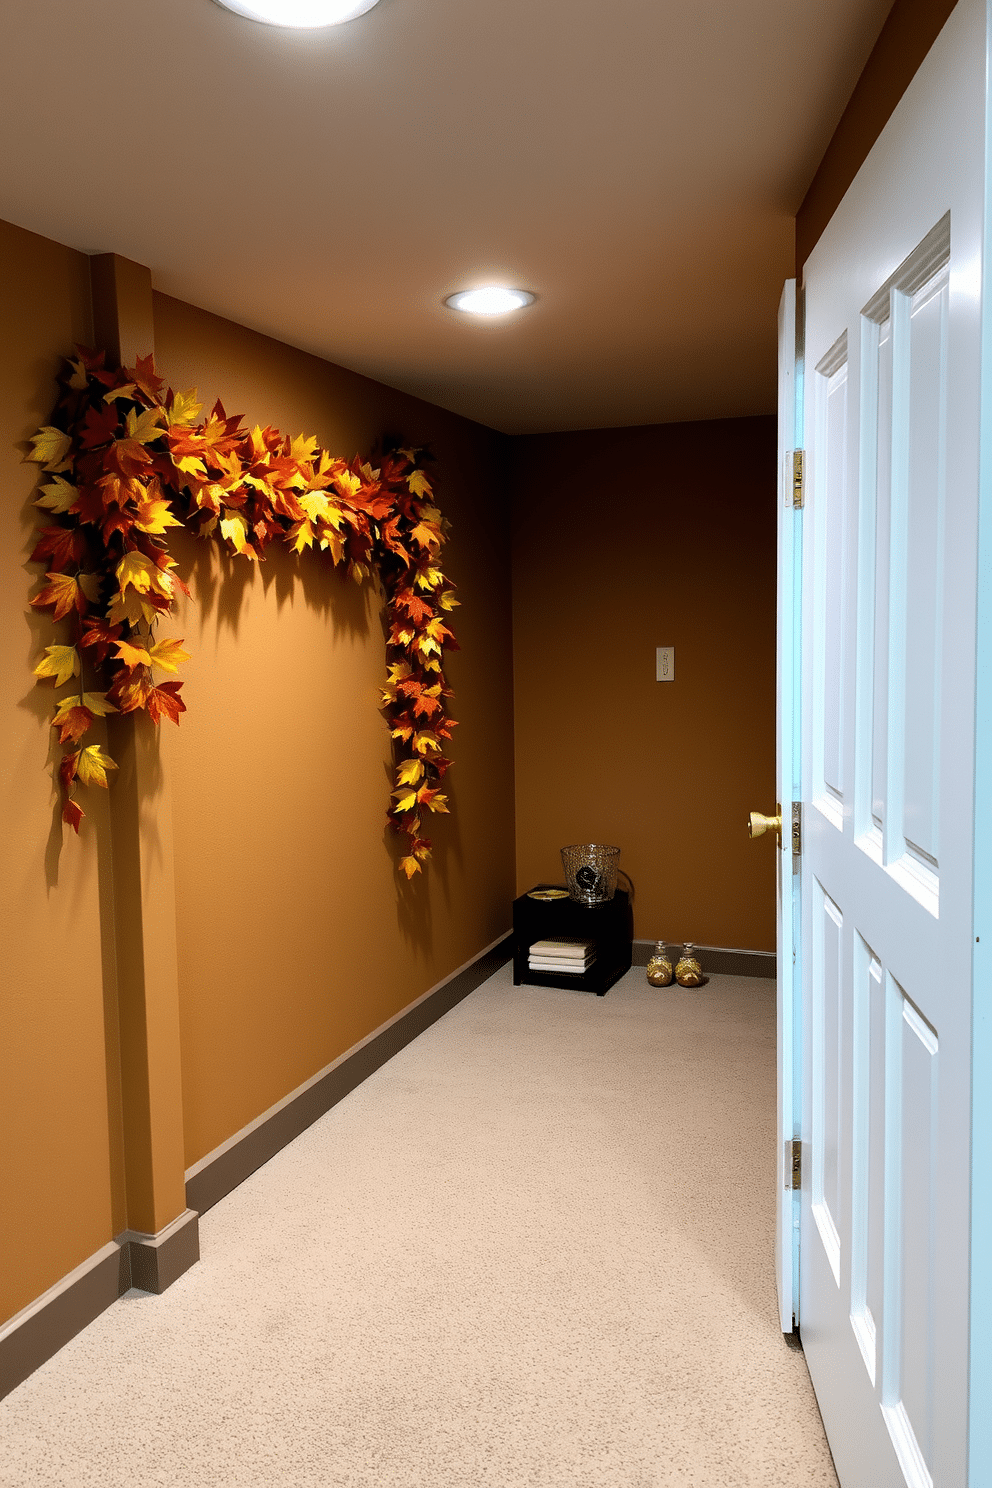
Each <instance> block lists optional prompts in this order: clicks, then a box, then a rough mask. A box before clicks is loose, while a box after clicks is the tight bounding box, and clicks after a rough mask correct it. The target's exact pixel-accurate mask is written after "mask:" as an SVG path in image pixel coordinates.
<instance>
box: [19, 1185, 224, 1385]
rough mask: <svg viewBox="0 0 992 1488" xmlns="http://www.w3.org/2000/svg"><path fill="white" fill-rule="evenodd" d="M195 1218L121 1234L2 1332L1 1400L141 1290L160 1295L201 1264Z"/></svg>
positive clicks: (189, 1214) (188, 1212) (184, 1216)
mask: <svg viewBox="0 0 992 1488" xmlns="http://www.w3.org/2000/svg"><path fill="white" fill-rule="evenodd" d="M198 1219H199V1216H198V1215H196V1214H194V1213H193V1212H192V1211H191V1210H189V1209H187V1210H186V1211H185V1213H183V1214H180V1215H179V1217H178V1218H177V1219H174V1220H173V1221H172V1223H171V1224H167V1225H166V1226H165V1227H164V1228H163V1229H161V1230H159V1232H158V1233H157V1234H156V1235H145V1234H140V1233H139V1232H138V1231H137V1230H124V1231H123V1233H122V1234H120V1235H117V1236H116V1237H115V1238H114V1239H113V1240H110V1241H108V1243H107V1244H106V1245H104V1246H101V1248H100V1249H99V1250H98V1251H96V1252H95V1253H94V1254H93V1255H91V1256H88V1257H87V1259H86V1260H85V1261H83V1262H82V1263H81V1264H80V1265H78V1266H76V1267H75V1269H74V1270H72V1271H70V1272H69V1273H68V1275H66V1276H63V1277H62V1279H61V1280H60V1281H57V1282H56V1283H55V1285H54V1286H51V1287H49V1288H48V1291H47V1292H42V1294H41V1296H40V1297H36V1298H35V1300H34V1301H33V1302H29V1303H28V1305H27V1307H24V1308H22V1309H21V1311H20V1312H17V1313H15V1314H14V1316H13V1317H12V1318H10V1319H9V1320H8V1321H7V1322H6V1323H4V1325H3V1326H2V1327H0V1400H2V1399H3V1397H4V1396H5V1395H9V1394H10V1392H11V1390H15V1389H16V1388H17V1386H18V1385H19V1384H21V1383H22V1382H23V1381H24V1380H26V1379H27V1377H28V1375H29V1374H33V1373H34V1371H35V1370H36V1369H38V1368H39V1367H40V1366H41V1365H42V1364H44V1363H45V1362H46V1361H47V1360H48V1359H50V1358H51V1357H52V1355H53V1354H57V1353H58V1351H59V1349H61V1348H64V1346H65V1345H66V1344H67V1343H68V1342H69V1341H70V1339H72V1338H75V1336H76V1334H77V1333H81V1332H82V1331H83V1329H84V1328H88V1327H89V1325H90V1323H92V1322H95V1320H96V1319H97V1318H98V1317H99V1316H100V1314H101V1312H105V1311H106V1310H107V1308H108V1307H110V1306H111V1305H112V1304H113V1303H114V1302H116V1301H117V1299H118V1298H119V1297H123V1295H124V1293H125V1292H127V1291H130V1289H131V1287H140V1288H141V1290H142V1291H145V1292H156V1293H159V1292H164V1291H165V1289H166V1287H170V1286H171V1285H172V1283H173V1282H174V1281H177V1280H178V1279H179V1277H180V1276H181V1275H182V1274H183V1272H184V1271H188V1270H189V1268H190V1266H192V1265H194V1263H195V1262H196V1261H198V1260H199V1259H200V1239H199V1229H198V1223H197V1222H198Z"/></svg>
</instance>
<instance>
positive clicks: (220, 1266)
mask: <svg viewBox="0 0 992 1488" xmlns="http://www.w3.org/2000/svg"><path fill="white" fill-rule="evenodd" d="M774 1054H775V1008H774V986H773V984H771V983H769V982H766V981H759V980H753V979H750V980H749V979H745V978H733V977H714V978H713V979H712V980H711V982H710V983H709V985H708V986H706V987H705V988H703V989H702V990H700V991H697V992H683V991H681V990H679V989H675V990H674V991H672V990H665V991H660V992H658V991H654V990H652V989H651V988H650V987H648V985H647V983H646V981H645V979H644V973H643V971H638V970H635V971H632V972H630V973H629V974H628V975H627V976H626V977H625V978H624V979H623V980H622V981H621V982H619V983H618V984H617V986H616V987H614V988H613V990H612V991H611V992H610V993H609V994H608V995H607V996H606V997H605V998H602V999H600V998H595V997H591V996H589V995H588V994H583V993H579V992H573V991H555V990H548V989H544V988H541V989H538V988H532V987H521V988H514V987H513V986H512V983H511V975H510V969H509V967H506V968H504V969H503V970H502V971H500V972H498V973H497V975H496V976H494V977H493V978H492V979H491V980H490V981H489V982H487V983H486V984H485V985H484V986H483V987H481V988H480V989H479V990H478V991H477V992H475V993H473V994H472V996H471V997H469V998H468V999H467V1001H465V1002H463V1003H461V1004H460V1005H459V1006H458V1007H457V1008H455V1010H454V1011H453V1012H451V1013H449V1014H448V1016H447V1017H446V1018H444V1019H443V1020H442V1021H441V1022H440V1023H438V1024H436V1025H435V1026H434V1027H433V1028H431V1029H430V1030H429V1031H428V1032H427V1033H425V1034H424V1035H423V1036H422V1037H421V1038H420V1039H418V1040H417V1042H416V1043H414V1044H412V1045H411V1046H410V1047H409V1048H407V1049H406V1050H404V1051H403V1053H401V1054H400V1055H398V1056H397V1057H396V1058H395V1059H394V1060H392V1062H391V1063H390V1064H388V1065H386V1066H385V1068H384V1069H382V1070H381V1071H380V1072H379V1073H378V1074H377V1075H375V1076H374V1077H373V1078H372V1079H370V1080H369V1081H367V1082H366V1084H365V1085H363V1086H362V1087H361V1088H360V1089H359V1090H357V1091H355V1092H354V1093H353V1094H352V1095H350V1096H349V1097H348V1098H347V1099H346V1100H345V1101H343V1102H342V1103H341V1105H339V1106H337V1107H336V1108H335V1109H334V1110H333V1111H331V1112H330V1113H329V1114H328V1115H327V1116H325V1117H324V1118H323V1119H322V1120H321V1121H320V1122H318V1123H317V1125H316V1126H314V1127H312V1128H311V1129H310V1130H309V1131H308V1132H306V1133H305V1134H304V1135H303V1136H302V1137H301V1138H299V1140H298V1141H296V1142H295V1143H294V1144H293V1145H292V1146H291V1147H289V1148H287V1149H286V1150H285V1151H284V1152H282V1153H280V1154H279V1156H278V1157H276V1158H274V1159H273V1161H272V1162H270V1163H269V1164H268V1165H267V1166H266V1167H265V1168H263V1169H262V1170H261V1171H260V1172H258V1173H256V1174H255V1176H254V1177H253V1178H251V1179H249V1181H248V1182H247V1183H245V1184H243V1185H242V1187H241V1188H239V1189H238V1190H237V1191H236V1192H235V1193H233V1194H231V1195H230V1196H229V1197H228V1198H227V1199H226V1200H225V1201H224V1202H223V1203H222V1204H219V1205H218V1206H217V1207H216V1208H215V1209H213V1210H212V1211H211V1212H210V1213H209V1214H207V1215H206V1216H204V1219H203V1221H202V1228H201V1240H202V1250H203V1259H202V1261H201V1263H200V1265H198V1266H196V1267H194V1269H193V1270H192V1271H190V1272H188V1273H187V1274H186V1276H184V1277H183V1278H182V1279H181V1280H180V1281H179V1282H177V1283H176V1285H175V1286H174V1287H172V1288H171V1290H170V1291H168V1292H167V1293H165V1295H163V1296H162V1297H150V1296H146V1295H145V1294H142V1293H131V1294H129V1296H128V1297H126V1298H124V1299H122V1300H121V1301H120V1302H119V1303H117V1304H116V1305H115V1306H114V1307H112V1308H111V1309H110V1310H109V1311H108V1312H106V1313H105V1314H104V1315H103V1316H102V1317H101V1318H100V1319H98V1320H97V1322H96V1323H94V1324H93V1325H92V1326H91V1327H90V1328H89V1329H87V1331H86V1332H85V1333H84V1334H81V1335H80V1336H79V1337H78V1338H76V1339H74V1340H73V1342H72V1343H71V1344H69V1345H68V1346H67V1347H66V1348H65V1349H63V1350H62V1352H61V1353H60V1354H59V1355H58V1356H57V1357H56V1358H55V1359H52V1360H51V1361H50V1362H49V1363H48V1364H46V1365H45V1366H44V1367H43V1368H42V1369H40V1370H39V1371H38V1372H37V1373H36V1374H35V1375H33V1376H32V1377H31V1378H30V1379H29V1380H27V1381H26V1382H25V1383H24V1384H23V1385H22V1386H21V1387H20V1388H19V1389H18V1390H16V1391H15V1392H14V1393H13V1394H12V1395H11V1396H9V1397H8V1399H7V1400H6V1401H4V1402H2V1403H0V1483H2V1484H3V1488H91V1485H92V1488H125V1485H127V1488H151V1485H162V1488H227V1485H232V1488H233V1485H237V1488H268V1485H273V1488H274V1485H280V1488H282V1485H287V1488H289V1485H293V1488H295V1485H299V1488H310V1485H321V1488H338V1485H340V1488H421V1485H432V1488H435V1485H436V1488H469V1485H476V1484H479V1485H490V1484H491V1485H500V1488H504V1485H505V1488H518V1485H519V1488H525V1485H527V1488H530V1485H534V1488H656V1485H662V1484H664V1485H669V1484H671V1485H685V1488H694V1485H705V1488H743V1485H755V1488H757V1485H762V1488H765V1485H769V1488H770V1485H782V1488H819V1485H835V1484H836V1481H837V1480H836V1477H835V1475H834V1471H833V1467H832V1465H831V1461H830V1454H829V1451H828V1449H827V1445H826V1442H825V1439H824V1436H823V1429H822V1427H821V1425H820V1419H819V1415H818V1413H817V1409H816V1403H815V1400H814V1398H813V1394H812V1390H811V1388H810V1383H809V1377H808V1375H807V1372H806V1367H805V1362H804V1359H803V1355H802V1353H801V1352H799V1351H798V1350H797V1349H795V1348H790V1347H788V1346H787V1344H786V1343H785V1341H784V1340H783V1338H782V1336H781V1334H780V1333H779V1331H778V1326H777V1318H776V1306H775V1290H774V1278H773V1271H772V1215H773V1206H774V1182H775V1166H776V1163H775V1120H774V1107H773V1092H774Z"/></svg>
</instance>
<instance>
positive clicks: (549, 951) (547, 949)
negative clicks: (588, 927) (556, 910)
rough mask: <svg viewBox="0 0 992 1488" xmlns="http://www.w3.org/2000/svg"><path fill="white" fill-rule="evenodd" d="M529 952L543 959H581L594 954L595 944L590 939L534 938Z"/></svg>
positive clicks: (586, 958)
mask: <svg viewBox="0 0 992 1488" xmlns="http://www.w3.org/2000/svg"><path fill="white" fill-rule="evenodd" d="M530 954H531V955H532V956H542V957H544V958H545V960H547V959H548V958H551V959H553V960H556V961H559V960H561V961H581V960H583V959H585V960H589V958H590V957H592V956H595V954H596V946H595V943H594V942H593V941H591V940H535V941H534V944H533V945H532V946H531V948H530Z"/></svg>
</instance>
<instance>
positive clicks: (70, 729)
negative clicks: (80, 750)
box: [52, 698, 93, 744]
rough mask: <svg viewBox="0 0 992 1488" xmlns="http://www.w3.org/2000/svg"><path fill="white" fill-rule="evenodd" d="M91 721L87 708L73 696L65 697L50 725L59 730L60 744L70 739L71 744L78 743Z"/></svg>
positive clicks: (91, 715)
mask: <svg viewBox="0 0 992 1488" xmlns="http://www.w3.org/2000/svg"><path fill="white" fill-rule="evenodd" d="M92 722H93V714H92V713H91V712H90V710H89V708H84V707H83V705H82V704H81V703H79V702H77V701H76V700H75V699H74V698H66V700H65V702H64V703H63V704H62V706H61V707H60V708H59V709H58V710H57V712H56V714H55V717H54V718H53V719H52V727H53V728H57V729H58V731H59V743H60V744H68V743H69V741H70V739H71V740H72V742H73V744H78V743H79V741H80V739H81V738H82V737H83V735H84V734H85V733H86V731H87V730H88V729H89V727H90V725H91V724H92Z"/></svg>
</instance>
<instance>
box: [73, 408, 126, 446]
mask: <svg viewBox="0 0 992 1488" xmlns="http://www.w3.org/2000/svg"><path fill="white" fill-rule="evenodd" d="M119 420H120V416H119V414H118V412H117V406H116V404H114V403H108V404H106V406H105V407H103V408H87V410H86V418H85V420H84V421H83V432H82V434H81V435H80V439H79V443H80V446H81V447H82V448H83V449H96V448H97V446H98V445H101V444H109V443H110V441H111V440H112V439H113V437H114V435H115V434H116V433H117V425H118V423H119Z"/></svg>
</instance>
